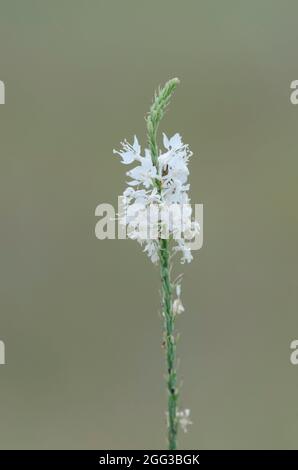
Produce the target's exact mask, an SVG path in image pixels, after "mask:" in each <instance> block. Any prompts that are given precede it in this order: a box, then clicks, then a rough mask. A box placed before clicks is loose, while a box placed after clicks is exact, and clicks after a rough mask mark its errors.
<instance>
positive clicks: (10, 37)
mask: <svg viewBox="0 0 298 470" xmlns="http://www.w3.org/2000/svg"><path fill="white" fill-rule="evenodd" d="M297 15H298V4H297V2H296V1H294V0H293V1H273V0H263V1H257V0H255V1H250V2H247V1H236V0H235V1H231V0H226V1H219V0H217V1H214V0H213V1H207V0H206V1H190V0H186V1H184V2H182V1H173V0H164V1H156V0H151V1H150V2H145V1H140V0H139V1H133V0H126V1H122V2H120V1H115V0H110V1H109V2H108V1H100V0H88V1H85V2H83V1H78V0H59V1H58V0H52V1H45V0H43V1H37V0H36V1H34V0H26V1H22V0H19V1H16V0H9V1H8V0H1V1H0V64H1V67H0V79H1V80H3V81H4V82H5V85H6V104H5V105H3V106H0V136H1V138H0V155H1V172H0V175H1V176H0V179H1V182H0V188H1V198H0V205H1V264H0V273H1V281H0V302H1V310H0V339H2V340H4V341H5V345H6V356H7V365H5V366H0V447H1V448H3V449H15V448H25V449H32V448H33V449H38V448H43V449H54V448H70V449H78V448H80V449H85V448H93V449H104V448H108V449H116V448H122V449H138V448H139V449H142V448H145V449H158V448H163V447H164V446H165V444H166V439H165V408H166V394H165V386H164V379H163V374H164V357H163V354H164V352H163V351H162V349H161V319H160V317H159V314H158V309H159V294H158V289H159V274H158V271H157V269H156V268H154V266H153V265H151V264H150V262H149V261H148V259H147V258H146V256H145V255H144V254H143V253H142V252H141V249H140V248H139V246H138V245H137V244H136V243H134V242H132V241H123V240H121V241H117V240H105V241H99V240H97V239H96V238H95V235H94V227H95V223H96V218H95V216H94V211H95V207H96V206H97V204H99V203H101V202H111V203H112V204H116V202H117V196H118V194H120V193H121V192H122V191H123V188H124V185H125V175H124V171H125V169H126V168H125V167H124V166H122V165H120V164H119V161H118V159H117V158H115V156H113V154H112V149H113V148H114V147H117V146H118V145H119V141H120V140H122V139H123V138H125V137H126V138H128V139H131V138H132V136H133V134H134V133H136V134H137V135H138V136H139V137H140V139H142V141H143V143H144V141H145V122H144V115H145V113H146V112H147V110H148V106H149V104H150V102H151V99H152V94H153V90H154V89H155V88H156V87H157V86H158V84H160V83H163V82H165V81H166V80H167V79H169V78H171V77H173V76H178V77H179V78H180V80H181V85H180V86H179V88H178V89H177V92H176V94H175V97H174V99H173V101H172V104H171V107H170V110H169V112H168V113H167V115H166V117H165V119H164V121H163V126H162V127H163V130H165V131H166V132H168V133H169V134H171V133H174V132H177V131H178V132H180V133H181V134H182V135H183V138H184V139H185V141H186V142H187V143H189V144H190V146H191V148H192V150H193V151H194V156H193V159H192V162H191V196H192V201H193V202H198V203H203V204H204V247H203V249H202V250H201V251H199V252H196V253H195V259H194V261H193V263H192V264H191V265H190V266H184V267H182V269H183V271H184V272H185V279H184V284H183V299H184V304H185V308H186V311H185V313H184V314H183V315H182V316H181V317H180V318H179V320H178V328H179V330H180V332H181V338H180V341H179V357H180V358H181V364H180V368H179V374H180V378H181V380H182V381H183V385H182V398H181V400H182V402H181V404H182V406H183V407H189V408H190V409H191V412H192V420H193V423H194V424H193V426H192V427H191V430H190V432H189V433H188V434H186V435H182V434H181V436H180V446H181V448H186V449H187V448H189V449H190V448H199V449H205V448H208V449H213V448H221V449H226V448H229V449H237V448H270V449H276V448H293V449H295V448H298V402H297V391H298V366H297V368H296V367H295V366H293V365H291V363H290V360H289V358H290V346H289V345H290V342H291V340H293V339H296V338H298V312H297V301H298V297H297V287H298V277H297V261H298V256H297V239H298V219H297V171H298V156H297V155H298V153H297V152H298V142H297V125H298V106H297V107H296V106H294V105H292V104H291V102H290V99H289V96H290V83H291V81H292V80H295V79H298V65H297V47H298V34H297Z"/></svg>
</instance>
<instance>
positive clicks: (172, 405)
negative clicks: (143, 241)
mask: <svg viewBox="0 0 298 470" xmlns="http://www.w3.org/2000/svg"><path fill="white" fill-rule="evenodd" d="M160 273H161V282H162V303H163V316H164V328H165V336H166V338H165V342H166V359H167V372H168V378H167V387H168V447H169V449H170V450H175V449H176V447H177V431H178V425H177V401H178V390H177V372H176V338H175V317H174V314H173V302H172V284H171V280H170V253H169V241H168V240H164V239H161V240H160Z"/></svg>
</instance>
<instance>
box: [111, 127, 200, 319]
mask: <svg viewBox="0 0 298 470" xmlns="http://www.w3.org/2000/svg"><path fill="white" fill-rule="evenodd" d="M163 144H164V147H165V152H164V153H160V155H159V157H158V159H157V164H156V163H154V159H153V158H152V155H151V152H150V150H149V149H145V151H144V155H143V156H142V155H141V147H140V145H139V142H138V139H137V137H136V136H135V137H134V142H133V144H132V145H131V144H129V143H128V142H127V141H126V140H124V142H122V150H120V151H116V150H114V153H115V154H117V155H119V156H120V157H121V158H122V163H124V164H125V165H128V164H131V163H137V165H136V166H134V167H133V168H132V169H131V170H129V171H128V172H127V173H126V174H127V176H129V178H130V180H129V181H128V183H127V184H128V187H127V188H126V189H125V191H124V193H123V197H124V199H125V208H126V213H125V215H124V217H123V218H122V220H121V222H122V223H124V224H125V225H127V232H128V236H129V238H132V239H134V240H137V241H138V242H139V243H140V244H145V249H144V251H145V253H147V254H148V256H149V258H150V259H151V260H152V261H153V262H154V263H155V262H158V259H159V257H158V244H157V243H156V242H154V241H156V239H158V238H171V239H172V240H173V241H174V244H173V245H174V246H173V252H174V253H175V252H180V253H181V262H182V263H184V262H190V261H191V260H192V254H191V250H190V248H189V246H188V243H187V241H190V240H191V239H192V238H193V237H194V236H195V235H196V234H197V233H198V232H199V225H198V223H197V222H195V221H193V220H192V208H191V205H190V202H189V196H188V190H189V184H188V183H187V180H188V175H189V170H188V162H189V158H190V157H191V155H192V153H191V151H190V150H189V148H188V145H186V144H184V143H183V141H182V138H181V136H180V134H178V133H176V134H174V135H173V137H170V138H168V137H167V136H166V134H163ZM153 234H154V235H155V236H153ZM175 306H176V309H177V312H178V311H179V313H181V312H182V311H183V310H182V309H183V306H182V304H180V301H179V300H178V299H177V302H176V304H175Z"/></svg>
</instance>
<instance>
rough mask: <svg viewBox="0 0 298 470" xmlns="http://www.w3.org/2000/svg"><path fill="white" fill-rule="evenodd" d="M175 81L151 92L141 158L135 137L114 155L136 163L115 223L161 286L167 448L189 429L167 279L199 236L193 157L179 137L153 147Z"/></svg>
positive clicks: (172, 291) (176, 285) (174, 303)
mask: <svg viewBox="0 0 298 470" xmlns="http://www.w3.org/2000/svg"><path fill="white" fill-rule="evenodd" d="M178 83H179V80H178V79H177V78H173V79H172V80H169V81H168V82H167V83H166V84H165V86H164V87H163V88H159V90H158V93H155V96H154V100H153V104H152V106H151V108H150V111H149V113H148V115H147V117H146V123H147V136H148V146H149V148H146V149H145V150H144V154H143V155H142V153H141V146H140V144H139V142H138V139H137V137H136V136H135V137H134V141H133V143H132V144H129V143H128V142H127V141H126V140H125V141H124V142H122V143H121V144H122V148H121V150H119V151H116V150H114V153H115V154H117V155H118V156H120V157H121V160H122V163H123V164H125V165H131V164H135V166H134V167H133V168H132V169H130V170H129V171H127V173H126V174H127V176H128V177H129V178H130V179H129V181H128V183H127V184H128V187H127V188H126V189H125V191H124V193H123V205H124V211H123V213H122V214H121V215H119V219H120V220H119V222H120V223H121V224H122V225H124V226H125V228H126V230H127V235H128V237H129V238H131V239H134V240H136V241H137V242H138V243H139V244H140V245H141V246H143V247H144V252H145V253H147V255H148V256H149V258H150V259H151V261H152V262H153V263H154V264H159V267H160V274H161V285H162V318H163V324H164V331H163V335H164V338H163V345H164V347H165V351H166V363H167V394H168V407H167V428H168V448H169V449H170V450H174V449H176V448H177V434H178V427H179V425H180V426H181V428H182V430H183V431H186V430H187V426H188V425H189V424H191V421H190V411H189V409H186V410H181V409H179V407H178V399H179V389H178V384H177V358H176V343H177V333H176V331H175V320H176V317H177V315H179V314H181V313H183V312H184V307H183V304H182V301H181V279H182V275H181V274H180V275H179V276H178V277H177V278H176V279H175V280H174V281H173V280H172V279H171V273H172V267H173V266H172V265H173V257H174V255H175V254H178V255H180V261H181V263H185V262H188V263H189V262H190V261H191V260H192V254H191V248H190V243H189V242H190V241H191V240H192V239H193V238H194V237H195V236H196V235H197V234H198V233H199V230H200V227H199V223H198V222H197V221H194V220H193V219H192V208H191V205H190V199H189V196H188V190H189V184H188V176H189V169H188V163H189V159H190V157H191V155H192V153H191V151H190V150H189V147H188V145H187V144H184V143H183V142H182V139H181V136H180V134H178V133H177V134H175V135H174V136H173V137H171V138H168V137H167V136H166V135H165V134H163V146H164V150H163V151H161V150H159V148H158V144H157V130H158V127H159V124H160V121H161V120H162V118H163V116H164V113H165V110H166V108H167V106H168V104H169V102H170V98H171V96H172V93H173V91H174V90H175V88H176V86H177V84H178Z"/></svg>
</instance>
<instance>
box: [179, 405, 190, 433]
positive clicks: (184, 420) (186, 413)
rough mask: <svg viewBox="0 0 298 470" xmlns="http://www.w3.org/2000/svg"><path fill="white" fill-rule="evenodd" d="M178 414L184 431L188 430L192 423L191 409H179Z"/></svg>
mask: <svg viewBox="0 0 298 470" xmlns="http://www.w3.org/2000/svg"><path fill="white" fill-rule="evenodd" d="M176 416H177V418H178V421H179V424H180V426H181V428H182V430H183V431H184V432H187V427H188V426H190V425H191V424H192V421H191V420H190V418H189V417H190V410H189V409H185V410H183V411H177V412H176Z"/></svg>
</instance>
